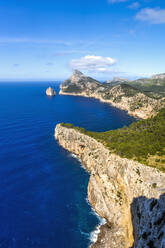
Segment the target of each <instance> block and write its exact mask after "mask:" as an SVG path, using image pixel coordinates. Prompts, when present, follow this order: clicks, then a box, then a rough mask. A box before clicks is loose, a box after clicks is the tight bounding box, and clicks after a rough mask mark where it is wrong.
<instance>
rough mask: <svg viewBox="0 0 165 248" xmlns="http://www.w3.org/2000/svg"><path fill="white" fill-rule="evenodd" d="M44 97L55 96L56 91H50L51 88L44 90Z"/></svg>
mask: <svg viewBox="0 0 165 248" xmlns="http://www.w3.org/2000/svg"><path fill="white" fill-rule="evenodd" d="M46 95H47V96H55V95H56V91H55V90H54V89H52V88H51V87H49V88H47V89H46Z"/></svg>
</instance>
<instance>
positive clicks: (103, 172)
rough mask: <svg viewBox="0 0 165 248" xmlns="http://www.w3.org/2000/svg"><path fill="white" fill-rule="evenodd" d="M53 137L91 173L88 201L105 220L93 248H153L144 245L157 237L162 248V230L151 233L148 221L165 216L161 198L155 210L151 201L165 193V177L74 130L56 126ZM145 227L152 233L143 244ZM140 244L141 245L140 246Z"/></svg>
mask: <svg viewBox="0 0 165 248" xmlns="http://www.w3.org/2000/svg"><path fill="white" fill-rule="evenodd" d="M55 137H56V139H57V140H58V141H59V144H60V145H62V146H63V147H64V148H65V149H67V150H68V151H70V152H72V153H74V154H76V155H77V156H78V157H79V158H80V159H81V161H82V163H83V164H84V165H85V166H86V169H87V170H88V171H89V173H90V179H89V184H88V199H89V201H90V203H91V205H92V206H93V208H94V209H95V211H96V212H97V213H98V214H99V215H100V216H101V217H103V218H105V219H106V220H107V224H106V225H105V226H103V227H102V228H101V234H100V235H99V238H98V241H97V242H96V244H94V245H93V247H95V248H96V247H97V248H128V247H132V246H133V244H134V247H138V248H140V247H143V246H144V247H152V246H147V244H148V243H147V242H151V244H152V242H154V243H155V242H156V241H155V237H156V236H155V235H157V236H160V238H159V243H156V245H157V244H158V246H156V247H162V248H163V246H161V245H162V244H163V242H164V239H165V235H164V233H163V235H162V234H161V233H162V228H164V226H163V227H161V226H159V227H160V228H157V229H155V231H154V232H153V231H152V230H153V229H152V228H153V227H152V226H151V227H150V225H149V223H150V222H151V220H150V218H151V217H152V222H153V223H159V222H160V221H161V220H160V221H159V220H158V219H159V218H158V216H159V215H160V216H162V215H163V214H164V207H163V206H164V196H162V197H161V199H162V200H160V203H161V204H157V206H155V208H154V206H153V205H154V202H153V199H155V200H156V199H159V197H160V196H161V194H163V193H165V188H164V185H165V174H164V173H163V172H161V171H159V170H157V169H154V168H151V167H148V166H145V165H143V164H140V163H138V162H136V161H133V160H129V159H126V158H121V157H119V156H118V155H115V154H112V153H111V152H110V151H109V150H108V149H107V148H105V146H104V145H103V144H101V143H99V142H98V141H96V140H95V139H94V138H92V137H89V136H87V135H85V134H83V133H80V132H79V131H78V130H75V129H74V128H67V127H64V126H62V125H60V124H59V125H57V126H56V129H55ZM151 198H152V199H151ZM138 209H139V211H138ZM149 209H151V211H150V212H149ZM139 213H140V214H139ZM138 218H139V219H138ZM163 225H164V221H163ZM145 227H146V228H147V229H148V228H149V227H150V229H152V230H151V231H149V232H151V234H150V235H149V236H148V239H146V241H145V239H143V237H144V236H145V234H144V235H143V233H144V230H145ZM150 229H148V230H150ZM142 235H143V236H142ZM149 239H150V241H148V240H149ZM141 240H143V243H140V242H141ZM141 244H143V246H141ZM159 244H160V245H159ZM153 247H154V246H153Z"/></svg>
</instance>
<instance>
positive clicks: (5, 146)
mask: <svg viewBox="0 0 165 248" xmlns="http://www.w3.org/2000/svg"><path fill="white" fill-rule="evenodd" d="M49 85H51V86H53V87H54V88H55V90H57V91H59V82H56V83H54V84H53V83H51V84H49V83H46V82H45V83H44V82H42V83H41V82H35V83H32V82H30V83H27V82H26V83H23V82H22V83H21V82H19V83H1V84H0V106H1V107H0V247H2V248H87V247H88V246H89V244H90V233H91V232H92V231H93V230H94V229H95V228H96V226H97V225H98V223H99V220H98V218H97V217H96V215H95V214H94V213H93V211H92V209H91V207H90V205H89V204H88V203H87V201H86V198H87V184H88V179H89V175H88V173H87V172H86V171H85V170H84V169H83V168H82V167H81V164H80V162H79V161H78V160H76V159H75V158H73V157H72V156H71V154H69V153H68V152H67V151H65V150H64V149H63V148H62V147H60V146H59V145H58V143H57V142H56V140H55V139H54V128H55V126H56V124H57V123H59V122H70V123H73V124H74V125H78V126H81V127H84V128H86V129H88V130H92V131H106V130H109V129H116V128H119V127H123V126H124V125H129V124H130V123H132V121H134V119H133V117H130V116H129V115H127V113H125V112H123V111H121V110H118V109H116V108H114V107H111V106H110V105H108V104H104V103H101V102H99V101H98V100H95V99H90V98H83V97H75V96H60V95H57V96H56V97H54V98H49V97H47V96H46V95H45V90H46V88H47V87H48V86H49Z"/></svg>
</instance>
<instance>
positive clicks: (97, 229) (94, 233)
mask: <svg viewBox="0 0 165 248" xmlns="http://www.w3.org/2000/svg"><path fill="white" fill-rule="evenodd" d="M86 201H87V203H88V204H89V205H90V203H89V200H88V198H86ZM90 206H91V205H90ZM91 209H92V211H91V213H92V214H93V215H95V216H96V217H97V218H98V220H99V224H98V225H97V226H96V227H95V229H94V230H93V231H92V232H91V233H90V245H89V247H91V246H92V245H93V244H94V243H96V241H97V239H98V235H99V233H100V227H101V226H103V225H105V224H106V219H104V218H101V217H100V216H99V215H98V214H97V213H96V212H95V210H94V209H93V208H92V206H91Z"/></svg>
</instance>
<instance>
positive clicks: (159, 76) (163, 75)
mask: <svg viewBox="0 0 165 248" xmlns="http://www.w3.org/2000/svg"><path fill="white" fill-rule="evenodd" d="M152 79H165V73H161V74H156V75H153V76H152Z"/></svg>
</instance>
